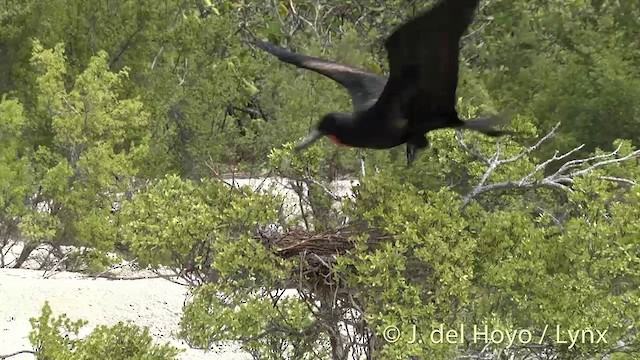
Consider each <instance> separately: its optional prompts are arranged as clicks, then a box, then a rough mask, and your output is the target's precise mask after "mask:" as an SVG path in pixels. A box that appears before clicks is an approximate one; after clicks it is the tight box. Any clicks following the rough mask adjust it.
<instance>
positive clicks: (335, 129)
mask: <svg viewBox="0 0 640 360" xmlns="http://www.w3.org/2000/svg"><path fill="white" fill-rule="evenodd" d="M352 122H353V115H352V114H348V113H329V114H326V115H325V116H323V117H322V119H320V121H319V122H318V124H317V125H316V127H315V129H313V130H311V132H310V133H309V135H307V137H306V138H304V139H303V140H302V141H300V142H299V143H298V145H296V147H295V150H296V151H301V150H304V149H306V148H308V147H309V146H311V145H313V143H315V142H316V141H318V140H320V138H321V137H323V136H327V137H329V138H330V139H331V141H333V142H334V143H336V144H338V145H342V141H343V140H342V139H343V137H342V134H343V133H344V130H345V129H347V128H348V127H349V125H350V124H351V123H352Z"/></svg>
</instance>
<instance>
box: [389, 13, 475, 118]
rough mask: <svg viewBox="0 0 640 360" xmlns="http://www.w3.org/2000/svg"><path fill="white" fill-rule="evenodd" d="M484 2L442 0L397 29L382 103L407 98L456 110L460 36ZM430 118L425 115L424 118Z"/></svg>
mask: <svg viewBox="0 0 640 360" xmlns="http://www.w3.org/2000/svg"><path fill="white" fill-rule="evenodd" d="M478 3H479V0H440V1H439V2H438V3H437V4H436V5H434V6H433V7H431V8H430V9H428V10H427V11H425V12H423V13H421V14H420V15H418V16H416V17H414V18H413V19H411V20H409V21H407V22H406V23H404V24H402V25H401V26H400V27H398V28H397V29H396V30H395V31H394V32H393V33H392V34H391V35H390V36H389V37H388V38H387V40H386V41H385V48H386V50H387V53H388V59H389V71H390V75H389V82H388V84H387V87H386V88H385V90H384V91H383V94H382V95H381V96H380V103H382V104H396V103H398V102H403V101H406V100H407V99H408V98H407V96H408V95H407V94H414V95H412V96H410V97H411V102H412V103H415V104H408V105H409V106H410V107H413V105H420V106H422V107H426V108H425V109H424V110H423V111H426V112H428V113H441V112H451V111H455V105H456V89H457V86H458V63H459V60H458V57H459V53H460V48H459V47H460V38H461V37H462V35H463V34H464V33H465V31H466V30H467V28H468V27H469V25H470V24H471V22H472V21H473V16H474V12H475V10H476V8H477V6H478ZM425 120H426V119H425Z"/></svg>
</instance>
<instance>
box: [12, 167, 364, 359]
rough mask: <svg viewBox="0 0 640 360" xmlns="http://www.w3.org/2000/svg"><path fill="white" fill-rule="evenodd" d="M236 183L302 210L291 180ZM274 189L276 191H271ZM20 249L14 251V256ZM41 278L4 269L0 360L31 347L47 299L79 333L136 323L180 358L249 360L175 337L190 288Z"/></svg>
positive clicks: (340, 192)
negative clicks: (80, 323) (79, 323)
mask: <svg viewBox="0 0 640 360" xmlns="http://www.w3.org/2000/svg"><path fill="white" fill-rule="evenodd" d="M235 182H236V186H237V185H248V186H250V187H252V188H253V189H254V190H262V191H265V192H268V191H269V190H271V191H274V190H275V192H276V193H280V194H282V195H284V197H285V204H284V205H285V207H290V209H287V210H289V211H287V213H289V214H292V215H294V216H295V214H296V213H297V212H298V211H299V209H296V206H297V196H296V195H295V193H294V192H293V191H292V190H291V189H290V188H288V184H287V179H280V178H267V179H235ZM355 184H357V181H349V180H343V181H336V182H334V183H333V184H331V186H330V188H331V189H330V191H332V192H333V193H334V194H335V195H337V196H351V195H352V193H351V187H352V186H353V185H355ZM270 186H273V188H271V189H269V188H270ZM19 250H20V249H18V248H15V249H12V251H11V252H12V253H13V256H15V255H17V254H18V251H19ZM36 252H38V251H36ZM10 257H12V256H10ZM5 260H8V259H5ZM9 266H10V265H9ZM25 267H30V265H29V264H26V265H25ZM43 275H44V271H39V270H28V269H7V268H4V269H3V268H0V356H1V355H7V354H10V353H13V352H16V351H20V350H31V349H32V348H31V345H30V344H29V339H28V335H29V332H30V331H31V325H30V324H29V318H32V317H38V316H39V315H40V312H41V309H42V306H43V305H44V302H45V301H49V305H50V306H51V309H52V311H53V315H54V316H59V315H60V314H63V313H64V314H66V315H67V316H68V317H69V318H71V319H72V320H78V319H84V320H87V321H89V324H88V325H87V326H86V328H85V331H83V333H81V335H84V334H86V333H88V332H89V331H91V329H92V328H93V327H95V326H96V325H112V324H115V323H117V322H118V321H132V322H133V323H135V324H137V325H138V326H148V327H149V331H150V333H151V335H152V336H153V337H154V338H155V339H156V340H157V341H160V342H167V341H169V342H171V343H172V345H174V346H176V347H178V348H183V349H186V351H185V352H183V353H182V354H181V355H180V359H185V360H187V359H203V360H214V359H216V360H218V359H219V360H222V359H238V360H241V359H251V356H249V355H248V354H246V353H243V352H241V351H240V350H239V348H238V347H237V346H235V345H227V346H221V347H219V348H218V349H214V350H210V351H208V352H204V351H202V350H196V349H190V348H188V346H187V345H186V344H185V343H184V342H182V341H180V340H177V339H176V337H175V336H174V333H175V332H176V331H178V323H179V321H180V318H181V316H182V315H181V314H182V306H183V303H184V300H185V298H186V295H187V288H185V287H183V286H180V285H178V284H175V283H172V282H170V281H168V280H164V279H142V280H107V279H94V278H91V277H87V276H84V275H82V274H77V273H70V272H58V273H55V274H54V275H53V276H49V274H47V277H46V278H45V277H44V276H43ZM132 275H133V274H132ZM10 359H11V360H31V359H35V357H34V356H33V355H29V354H22V355H18V356H15V357H11V358H10Z"/></svg>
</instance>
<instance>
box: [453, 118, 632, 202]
mask: <svg viewBox="0 0 640 360" xmlns="http://www.w3.org/2000/svg"><path fill="white" fill-rule="evenodd" d="M558 127H560V123H557V124H556V125H555V126H554V127H553V128H552V129H551V131H549V133H547V134H546V135H545V136H543V137H542V138H540V139H539V140H538V141H537V142H536V143H535V144H533V145H532V146H530V147H528V148H526V149H524V150H523V151H521V152H520V153H518V154H517V155H515V156H512V157H510V158H506V159H501V158H500V155H501V143H500V142H498V144H497V145H496V150H495V152H494V153H493V155H492V156H491V157H490V158H487V157H485V156H484V155H482V154H481V153H480V152H479V151H478V150H477V149H475V148H471V147H469V145H467V144H466V143H465V141H464V138H463V135H462V132H460V131H458V132H457V133H456V140H457V141H458V144H459V145H460V147H461V148H462V149H464V150H465V151H466V152H467V153H469V154H470V155H472V156H474V157H475V158H477V159H478V160H480V161H482V162H483V163H485V164H486V165H487V169H486V171H485V172H484V174H483V175H482V177H481V178H480V181H479V182H478V184H476V186H475V187H474V188H473V189H472V190H471V191H470V192H469V193H468V194H466V195H465V196H464V197H463V203H462V207H465V206H467V205H468V204H469V203H470V202H471V201H472V200H473V199H475V198H476V197H477V196H479V195H480V194H483V193H486V192H490V191H495V190H505V189H532V188H538V187H547V188H551V189H556V190H559V191H566V192H571V191H572V190H571V188H570V187H569V186H570V185H571V184H573V183H574V181H575V179H576V178H579V177H583V176H586V175H588V174H591V173H593V171H594V170H595V169H598V168H601V167H603V166H606V165H611V164H616V163H620V162H623V161H626V160H629V159H632V158H636V157H639V156H640V150H636V151H634V152H632V153H629V154H628V155H625V156H622V157H617V155H618V152H619V151H620V148H621V146H618V147H617V148H616V149H615V150H614V151H612V152H609V153H606V154H600V155H594V156H591V157H588V158H585V159H576V160H570V161H567V162H565V163H564V164H562V165H561V166H560V168H559V169H558V170H557V171H556V172H554V173H553V174H551V175H549V176H545V177H542V178H540V175H541V174H544V171H545V170H546V169H547V167H548V166H549V165H550V164H551V163H553V162H555V161H558V160H563V159H565V158H567V157H569V156H570V155H572V154H574V153H576V152H577V151H579V150H581V149H582V148H583V147H584V144H582V145H579V146H576V147H575V148H573V149H571V150H569V151H568V152H566V153H564V154H562V155H559V152H558V151H556V152H555V154H553V156H552V157H551V158H549V159H547V160H544V161H542V162H541V163H539V164H538V165H536V166H535V168H534V169H533V170H532V171H531V172H530V173H529V174H527V175H525V176H523V177H522V178H521V179H519V180H509V181H502V182H498V183H493V184H487V181H488V179H489V177H490V176H491V175H492V174H493V173H494V172H495V170H496V169H497V168H498V167H500V166H503V165H506V164H510V163H515V162H517V161H519V160H521V159H523V158H524V157H525V156H527V155H529V154H531V153H532V152H534V151H536V150H537V149H539V148H540V146H541V145H542V144H543V143H544V142H545V141H547V140H549V139H550V138H552V137H553V136H555V133H556V130H557V129H558ZM599 178H600V179H602V180H608V181H614V182H619V183H625V184H629V185H636V182H635V181H633V180H630V179H624V178H618V177H610V176H600V177H599Z"/></svg>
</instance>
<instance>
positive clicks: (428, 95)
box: [255, 0, 511, 165]
mask: <svg viewBox="0 0 640 360" xmlns="http://www.w3.org/2000/svg"><path fill="white" fill-rule="evenodd" d="M478 3H479V0H441V1H439V2H438V3H437V4H436V5H434V6H433V7H431V8H430V9H429V10H427V11H424V12H422V13H421V14H420V15H418V16H416V17H414V18H412V19H410V20H409V21H407V22H405V23H404V24H402V25H400V26H399V27H398V28H397V29H396V30H395V31H394V32H393V33H392V34H391V35H390V36H389V37H388V38H387V39H386V41H385V43H384V46H385V48H386V50H387V57H388V60H389V73H390V75H389V77H388V78H387V77H384V76H380V75H377V74H374V73H371V72H368V71H365V70H362V69H359V68H356V67H352V66H348V65H344V64H339V63H336V62H333V61H329V60H325V59H320V58H316V57H311V56H306V55H302V54H296V53H292V52H290V51H288V50H286V49H284V48H281V47H278V46H276V45H273V44H270V43H266V42H262V41H257V42H256V43H255V44H256V46H258V47H260V48H261V49H263V50H265V51H267V52H269V53H271V54H272V55H275V56H276V57H278V59H280V60H281V61H283V62H286V63H289V64H292V65H295V66H297V67H300V68H305V69H309V70H313V71H315V72H317V73H320V74H322V75H324V76H327V77H329V78H331V79H333V80H334V81H336V82H338V83H340V84H341V85H342V86H344V87H345V88H346V89H347V90H348V91H349V94H350V95H351V100H352V104H353V110H354V111H353V112H352V113H341V112H334V113H329V114H326V115H324V116H323V117H322V119H321V120H320V122H319V123H318V124H317V126H316V127H315V129H313V130H312V131H311V133H310V134H309V135H308V136H307V137H306V138H305V139H304V140H302V142H300V143H299V144H298V145H297V146H296V150H302V149H304V148H306V147H308V146H310V145H311V144H313V143H314V142H315V141H317V140H318V139H319V138H321V137H322V136H329V137H330V138H331V139H332V140H333V141H334V142H336V143H338V144H342V145H347V146H351V147H359V148H369V149H388V148H392V147H395V146H398V145H401V144H405V143H406V146H407V164H409V165H410V164H411V163H412V162H413V161H414V160H415V157H416V154H417V151H418V150H420V149H424V148H426V147H427V146H428V141H427V139H426V136H425V135H426V133H427V132H429V131H432V130H436V129H442V128H464V129H471V130H475V131H479V132H482V133H484V134H486V135H489V136H500V135H504V134H508V133H511V132H510V131H502V130H497V129H495V128H494V126H495V125H497V124H498V123H499V119H498V118H488V119H476V120H467V121H462V120H461V119H460V118H459V117H458V113H457V111H456V91H457V86H458V66H459V53H460V39H461V38H462V35H463V34H464V33H465V31H466V30H467V28H468V27H469V25H470V24H471V22H472V20H473V15H474V12H475V11H476V8H477V7H478Z"/></svg>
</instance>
